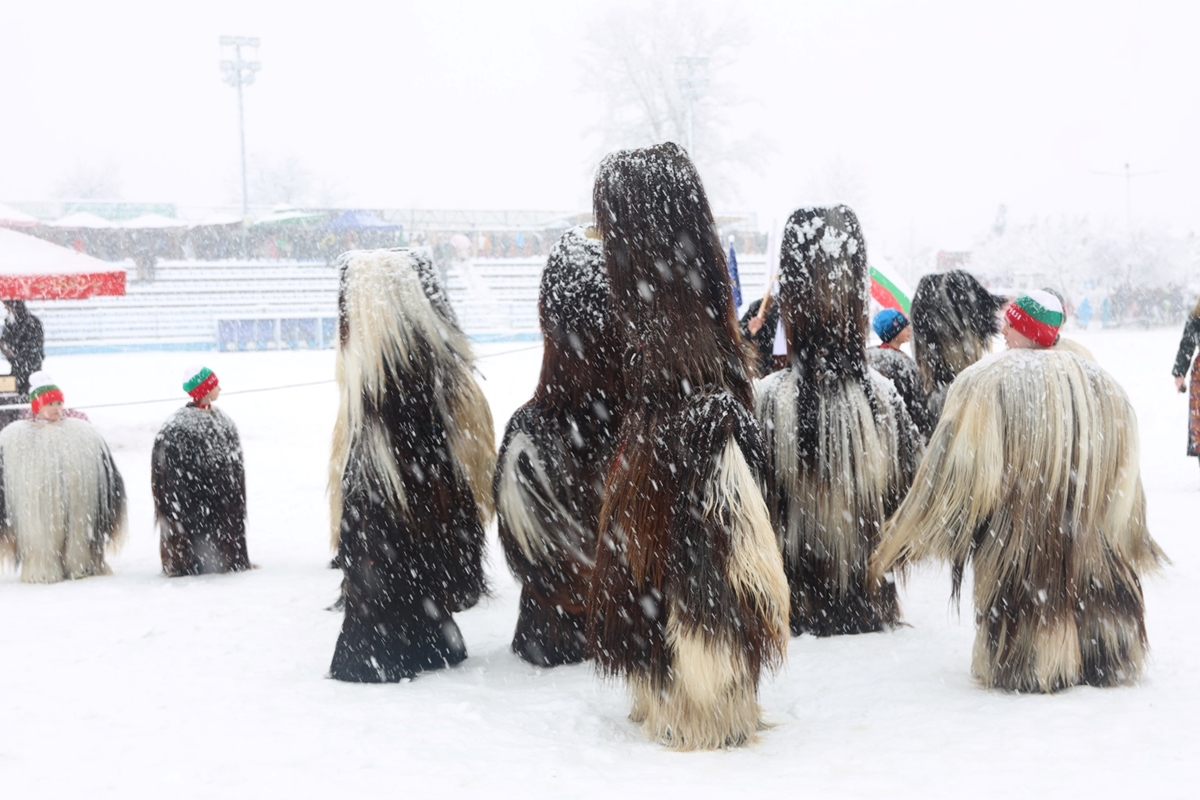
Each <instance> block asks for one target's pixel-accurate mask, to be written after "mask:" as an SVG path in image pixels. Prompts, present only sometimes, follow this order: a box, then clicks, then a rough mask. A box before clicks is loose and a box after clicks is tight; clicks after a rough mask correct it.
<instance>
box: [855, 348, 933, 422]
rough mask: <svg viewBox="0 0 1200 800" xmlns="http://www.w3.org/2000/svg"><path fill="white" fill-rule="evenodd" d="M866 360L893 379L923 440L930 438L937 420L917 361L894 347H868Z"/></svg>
mask: <svg viewBox="0 0 1200 800" xmlns="http://www.w3.org/2000/svg"><path fill="white" fill-rule="evenodd" d="M867 364H868V365H869V366H870V367H871V369H873V370H875V371H876V372H878V373H879V374H880V375H882V376H883V377H885V378H887V379H888V380H890V381H891V382H892V385H893V386H895V387H896V391H897V392H898V393H899V394H900V399H901V400H903V401H904V408H905V409H906V410H907V411H908V415H909V416H910V417H912V421H913V424H914V425H916V426H917V430H918V431H920V433H921V440H922V441H924V442H927V441H929V432H930V431H932V430H933V428H934V425H935V424H936V423H937V420H930V418H929V403H928V401H927V400H926V399H925V389H924V387H923V386H922V384H921V371H920V370H919V369H917V362H916V361H913V360H912V359H911V358H909V357H908V355H906V354H905V353H903V352H902V351H900V350H897V349H895V348H894V347H868V348H867Z"/></svg>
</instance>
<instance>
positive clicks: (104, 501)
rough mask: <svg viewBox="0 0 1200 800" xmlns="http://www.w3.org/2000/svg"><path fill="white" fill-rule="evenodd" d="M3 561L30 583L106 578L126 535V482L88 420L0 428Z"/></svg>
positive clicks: (34, 422)
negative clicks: (108, 557) (108, 555)
mask: <svg viewBox="0 0 1200 800" xmlns="http://www.w3.org/2000/svg"><path fill="white" fill-rule="evenodd" d="M0 461H2V466H0V469H2V470H3V480H2V481H0V485H2V486H3V496H2V497H0V559H3V560H8V561H12V562H13V563H15V564H17V565H19V566H20V568H21V580H22V581H24V582H26V583H55V582H57V581H61V580H64V579H67V578H83V577H86V576H88V575H107V574H108V573H109V572H110V570H109V567H108V564H107V563H106V561H105V551H106V550H110V549H114V548H116V547H118V546H119V545H120V544H121V542H122V540H123V538H124V535H125V484H124V482H123V481H122V479H121V474H120V472H118V471H117V466H116V464H115V463H114V462H113V458H112V454H111V453H110V452H109V449H108V445H107V444H105V442H104V439H103V438H102V437H101V436H100V434H99V433H98V432H97V431H96V429H95V428H93V427H92V426H91V424H89V423H88V422H85V421H83V420H80V419H71V418H67V419H62V420H59V421H58V422H45V421H42V420H18V421H16V422H13V423H12V424H10V425H9V426H8V427H6V428H5V429H4V430H3V431H0Z"/></svg>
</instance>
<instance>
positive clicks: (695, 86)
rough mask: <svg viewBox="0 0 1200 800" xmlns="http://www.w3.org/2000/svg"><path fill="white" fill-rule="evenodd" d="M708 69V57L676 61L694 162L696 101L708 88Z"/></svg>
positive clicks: (688, 146) (677, 59) (694, 57)
mask: <svg viewBox="0 0 1200 800" xmlns="http://www.w3.org/2000/svg"><path fill="white" fill-rule="evenodd" d="M707 69H708V57H707V56H679V57H678V58H676V59H675V80H676V81H678V82H679V91H680V93H681V94H682V95H683V102H684V107H685V109H686V113H687V151H688V155H689V156H691V158H692V160H693V161H694V160H695V158H696V150H695V144H696V141H695V125H696V101H697V100H699V99H700V94H701V92H703V91H704V90H705V89H707V88H708V78H707V76H706V75H705V74H704V73H705V71H706V70H707Z"/></svg>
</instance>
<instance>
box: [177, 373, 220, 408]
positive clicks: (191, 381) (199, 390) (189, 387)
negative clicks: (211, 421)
mask: <svg viewBox="0 0 1200 800" xmlns="http://www.w3.org/2000/svg"><path fill="white" fill-rule="evenodd" d="M187 374H188V375H189V376H190V377H188V378H187V380H185V381H184V382H183V390H184V391H185V392H187V393H188V394H190V395H191V396H192V399H193V400H195V401H196V402H197V403H199V402H200V401H201V400H203V399H204V396H205V395H206V394H208V393H209V392H211V391H212V390H213V389H215V388H217V373H215V372H213V371H212V370H211V369H209V368H208V367H199V368H197V369H193V370H188V373H187Z"/></svg>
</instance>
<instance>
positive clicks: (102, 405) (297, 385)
mask: <svg viewBox="0 0 1200 800" xmlns="http://www.w3.org/2000/svg"><path fill="white" fill-rule="evenodd" d="M541 346H542V345H541V344H535V345H530V346H529V347H519V348H517V349H516V350H505V351H504V352H503V353H488V354H487V355H482V356H479V357H478V358H476V359H475V360H476V361H483V360H484V359H486V358H498V357H500V356H509V355H512V354H513V353H526V352H529V351H530V350H536V349H538V348H539V347H541ZM327 383H337V380H336V379H334V378H329V379H327V380H323V381H309V382H308V383H288V384H284V385H283V386H264V387H262V388H259V389H235V390H233V391H231V392H226V391H222V392H221V394H222V395H224V396H230V395H236V394H258V393H260V392H279V391H283V390H284V389H303V388H305V387H308V386H324V385H325V384H327ZM179 401H180V398H179V397H164V398H162V399H159V400H130V401H129V402H125V403H99V404H95V405H87V406H72V408H77V409H79V410H80V411H91V410H93V409H96V408H123V407H125V406H148V405H153V404H155V403H178V402H179Z"/></svg>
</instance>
